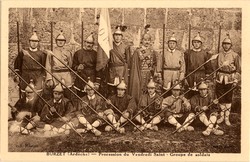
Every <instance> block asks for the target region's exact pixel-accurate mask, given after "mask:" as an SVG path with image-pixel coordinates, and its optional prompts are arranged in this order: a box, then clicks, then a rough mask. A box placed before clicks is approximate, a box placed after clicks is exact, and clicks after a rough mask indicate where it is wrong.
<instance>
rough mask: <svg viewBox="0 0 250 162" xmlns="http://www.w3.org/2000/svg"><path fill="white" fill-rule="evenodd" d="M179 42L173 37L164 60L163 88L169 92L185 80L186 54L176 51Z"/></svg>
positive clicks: (169, 41)
mask: <svg viewBox="0 0 250 162" xmlns="http://www.w3.org/2000/svg"><path fill="white" fill-rule="evenodd" d="M176 44H177V40H176V38H175V36H174V33H173V35H172V36H171V37H170V39H169V40H168V47H169V48H168V50H167V51H166V52H165V53H164V56H163V57H164V59H163V88H164V89H166V90H168V89H169V88H170V87H171V85H172V84H173V83H174V82H175V81H176V80H178V81H180V80H182V79H183V78H184V74H185V61H184V54H183V53H182V52H181V51H179V50H177V49H176Z"/></svg>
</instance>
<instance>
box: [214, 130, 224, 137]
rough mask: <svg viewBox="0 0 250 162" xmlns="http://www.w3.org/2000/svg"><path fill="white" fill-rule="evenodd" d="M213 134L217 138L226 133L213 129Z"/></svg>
mask: <svg viewBox="0 0 250 162" xmlns="http://www.w3.org/2000/svg"><path fill="white" fill-rule="evenodd" d="M212 132H213V134H215V135H216V136H222V135H223V134H224V132H223V131H222V130H219V129H216V128H213V130H212Z"/></svg>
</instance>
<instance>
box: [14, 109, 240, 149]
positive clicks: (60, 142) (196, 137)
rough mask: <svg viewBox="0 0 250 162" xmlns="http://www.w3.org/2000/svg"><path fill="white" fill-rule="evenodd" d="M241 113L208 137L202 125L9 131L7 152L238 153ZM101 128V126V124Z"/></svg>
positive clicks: (235, 114) (233, 114)
mask: <svg viewBox="0 0 250 162" xmlns="http://www.w3.org/2000/svg"><path fill="white" fill-rule="evenodd" d="M240 119H241V117H240V115H239V114H238V113H232V114H231V121H232V126H231V127H228V126H226V125H225V124H224V123H223V124H220V129H222V130H223V131H224V132H225V134H224V135H223V136H215V135H213V134H211V135H210V136H208V137H204V136H203V135H202V133H201V132H202V131H203V130H204V128H196V131H195V132H181V133H176V134H171V132H173V131H174V130H175V129H174V128H173V127H169V126H166V125H164V124H162V125H161V126H160V129H159V131H157V132H155V131H151V130H146V131H144V132H142V133H140V132H138V131H136V132H134V131H132V130H133V128H132V126H127V127H126V128H127V129H126V130H127V132H126V134H119V133H116V132H112V133H110V132H109V133H108V132H104V131H103V133H102V135H101V136H100V137H95V136H94V135H93V134H92V133H85V134H83V137H82V138H81V137H80V136H79V135H78V134H76V133H74V132H70V134H69V135H63V136H57V137H49V138H44V137H43V138H42V137H36V136H35V135H28V136H27V135H20V134H11V133H9V151H10V152H181V153H182V152H183V153H184V152H185V153H188V152H191V153H194V152H195V153H240V152H241V149H240V148H241V120H240ZM101 130H103V128H101Z"/></svg>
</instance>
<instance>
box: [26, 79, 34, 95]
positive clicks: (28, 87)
mask: <svg viewBox="0 0 250 162" xmlns="http://www.w3.org/2000/svg"><path fill="white" fill-rule="evenodd" d="M30 87H32V88H33V89H34V88H35V85H34V81H33V79H30V83H29V86H28V85H27V87H26V88H25V92H33V90H32V89H31V88H30Z"/></svg>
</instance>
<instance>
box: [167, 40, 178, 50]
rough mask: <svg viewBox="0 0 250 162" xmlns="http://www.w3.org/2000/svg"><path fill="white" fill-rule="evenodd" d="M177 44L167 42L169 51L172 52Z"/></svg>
mask: <svg viewBox="0 0 250 162" xmlns="http://www.w3.org/2000/svg"><path fill="white" fill-rule="evenodd" d="M176 45H177V43H176V42H175V41H169V42H168V48H169V49H170V50H174V49H175V48H176Z"/></svg>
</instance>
